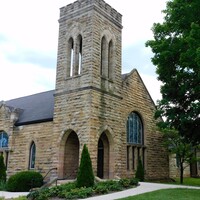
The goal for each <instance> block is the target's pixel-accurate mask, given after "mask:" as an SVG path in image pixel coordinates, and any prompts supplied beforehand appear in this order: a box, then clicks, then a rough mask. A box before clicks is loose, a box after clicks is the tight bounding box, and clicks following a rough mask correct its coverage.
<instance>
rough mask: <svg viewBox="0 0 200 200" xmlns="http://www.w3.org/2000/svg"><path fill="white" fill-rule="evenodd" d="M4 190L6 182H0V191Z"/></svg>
mask: <svg viewBox="0 0 200 200" xmlns="http://www.w3.org/2000/svg"><path fill="white" fill-rule="evenodd" d="M5 190H6V182H5V181H1V180H0V191H5Z"/></svg>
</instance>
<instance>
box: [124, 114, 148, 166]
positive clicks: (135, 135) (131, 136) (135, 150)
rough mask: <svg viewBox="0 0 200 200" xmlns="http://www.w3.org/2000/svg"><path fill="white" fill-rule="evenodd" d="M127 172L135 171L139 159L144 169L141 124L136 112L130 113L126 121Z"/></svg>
mask: <svg viewBox="0 0 200 200" xmlns="http://www.w3.org/2000/svg"><path fill="white" fill-rule="evenodd" d="M126 125H127V170H131V169H132V170H135V169H136V167H137V165H138V162H139V159H141V160H142V163H143V167H145V161H144V160H145V146H144V133H143V124H142V120H141V118H140V116H139V115H138V113H136V112H131V113H130V115H129V116H128V119H127V124H126Z"/></svg>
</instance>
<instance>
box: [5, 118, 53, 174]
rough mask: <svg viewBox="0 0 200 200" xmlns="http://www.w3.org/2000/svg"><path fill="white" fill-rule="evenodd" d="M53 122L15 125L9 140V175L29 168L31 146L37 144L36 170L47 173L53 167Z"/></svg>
mask: <svg viewBox="0 0 200 200" xmlns="http://www.w3.org/2000/svg"><path fill="white" fill-rule="evenodd" d="M52 130H53V123H52V122H46V123H38V124H31V125H25V126H20V127H15V128H14V130H13V133H12V139H11V140H10V141H9V148H10V152H9V157H8V166H9V167H8V170H7V173H8V176H10V175H12V174H15V173H16V172H19V171H25V170H28V169H29V154H30V146H31V143H32V142H33V141H34V143H35V145H36V160H35V162H36V163H35V170H36V171H39V172H41V173H42V175H45V174H46V173H47V172H48V171H49V170H50V169H51V162H52V158H51V146H52V144H51V140H52Z"/></svg>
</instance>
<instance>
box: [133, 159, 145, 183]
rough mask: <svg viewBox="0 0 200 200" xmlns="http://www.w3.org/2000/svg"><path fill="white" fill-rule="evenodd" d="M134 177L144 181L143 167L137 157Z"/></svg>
mask: <svg viewBox="0 0 200 200" xmlns="http://www.w3.org/2000/svg"><path fill="white" fill-rule="evenodd" d="M135 178H137V179H138V180H139V181H144V168H143V165H142V160H141V158H139V162H138V166H137V170H136V174H135Z"/></svg>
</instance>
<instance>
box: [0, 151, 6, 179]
mask: <svg viewBox="0 0 200 200" xmlns="http://www.w3.org/2000/svg"><path fill="white" fill-rule="evenodd" d="M0 181H3V182H6V166H5V164H4V158H3V155H0Z"/></svg>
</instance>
